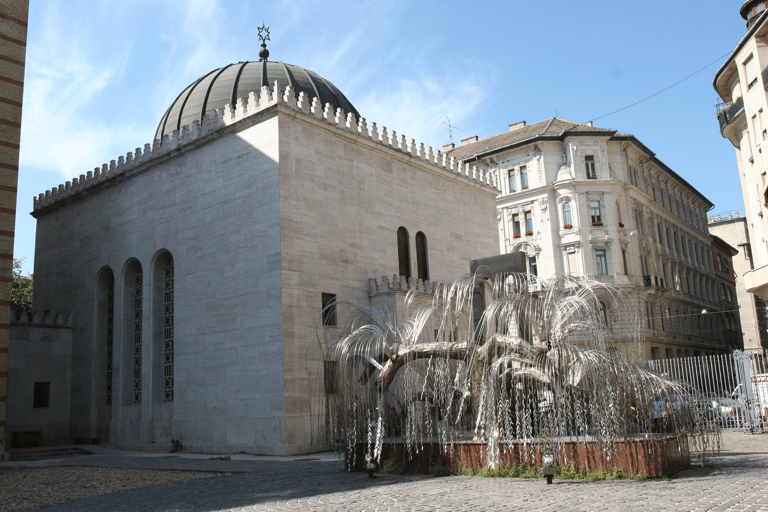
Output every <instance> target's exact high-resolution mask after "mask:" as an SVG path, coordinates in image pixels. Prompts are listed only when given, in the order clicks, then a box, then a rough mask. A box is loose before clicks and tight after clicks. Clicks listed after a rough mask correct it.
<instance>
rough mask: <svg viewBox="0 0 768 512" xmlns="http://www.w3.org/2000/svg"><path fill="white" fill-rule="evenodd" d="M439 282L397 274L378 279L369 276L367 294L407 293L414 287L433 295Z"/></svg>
mask: <svg viewBox="0 0 768 512" xmlns="http://www.w3.org/2000/svg"><path fill="white" fill-rule="evenodd" d="M439 284H440V283H438V282H437V281H422V280H421V279H416V278H414V277H411V278H410V279H406V278H405V276H397V275H394V276H392V279H391V280H390V279H389V278H388V277H387V276H384V277H382V278H381V280H378V281H377V280H376V279H375V278H369V279H368V296H370V297H372V296H374V295H379V294H382V293H395V292H402V293H407V292H409V291H410V290H411V289H412V288H416V292H417V293H423V294H426V295H434V294H435V291H436V290H437V286H438V285H439Z"/></svg>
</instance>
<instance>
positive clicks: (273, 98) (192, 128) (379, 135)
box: [33, 82, 498, 211]
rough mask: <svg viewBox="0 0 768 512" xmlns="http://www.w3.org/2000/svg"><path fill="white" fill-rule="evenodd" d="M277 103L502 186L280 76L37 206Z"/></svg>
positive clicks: (38, 201)
mask: <svg viewBox="0 0 768 512" xmlns="http://www.w3.org/2000/svg"><path fill="white" fill-rule="evenodd" d="M277 104H281V105H285V106H287V107H289V108H291V109H293V110H296V111H299V112H302V113H304V114H306V115H309V116H311V117H314V118H315V119H319V120H321V121H324V122H326V123H328V124H331V125H333V126H337V127H338V128H341V129H342V130H345V131H347V132H350V133H354V134H357V135H359V136H361V137H363V138H365V139H368V140H371V141H373V142H376V143H378V144H382V145H384V146H387V147H391V148H393V149H396V150H398V151H401V152H403V153H406V154H408V155H411V156H413V157H415V158H417V159H418V160H421V161H423V162H426V163H429V164H431V165H434V166H437V167H439V168H441V169H443V170H445V171H447V172H449V173H451V174H453V175H456V176H461V177H462V178H465V179H467V180H469V181H471V182H475V183H477V184H479V185H481V186H484V187H489V188H491V189H493V190H496V191H498V183H497V181H496V176H495V175H494V174H493V173H491V172H488V171H484V170H482V169H478V168H477V167H476V166H470V165H469V164H463V163H462V162H460V161H458V160H456V159H454V158H453V157H448V156H447V155H445V154H444V153H443V152H442V151H440V150H433V149H432V146H427V147H426V148H425V147H424V143H422V142H420V143H418V144H417V143H416V141H415V140H414V139H410V140H408V139H406V137H405V135H400V136H399V137H398V136H397V133H396V132H395V130H387V128H386V127H385V126H382V127H381V128H380V129H379V128H378V127H377V126H376V123H373V122H372V123H370V124H369V123H366V120H365V118H364V117H361V118H359V119H358V118H356V116H355V115H354V114H353V113H351V112H350V113H345V112H344V110H343V109H341V108H338V109H336V110H335V111H334V109H333V106H332V105H331V104H330V103H326V104H325V106H322V105H321V104H320V101H319V100H318V98H316V97H313V98H312V99H311V100H310V98H309V97H307V96H306V95H305V94H304V92H302V93H300V94H299V96H298V98H297V97H296V95H295V93H294V91H293V88H292V87H291V86H290V85H289V86H287V87H286V88H285V89H283V88H281V87H280V85H279V84H278V83H277V82H275V84H274V86H273V87H272V88H269V87H266V86H264V87H262V88H261V92H260V94H259V95H258V96H257V95H256V93H254V92H252V93H250V94H249V95H248V101H247V102H244V101H243V99H242V98H238V100H237V104H236V105H235V106H234V108H233V107H232V105H229V104H227V105H226V106H225V107H224V109H223V111H222V110H216V111H215V112H213V113H212V114H210V115H208V114H206V115H205V116H203V120H202V123H200V122H198V121H194V122H193V123H192V124H191V125H187V126H184V127H182V128H181V130H180V131H179V130H175V131H174V132H173V133H172V134H171V136H170V137H169V136H168V135H165V136H164V137H163V138H162V140H161V139H155V141H154V143H153V144H145V145H144V148H143V149H142V148H140V147H139V148H136V151H134V152H130V151H129V152H128V153H127V154H126V155H125V156H120V157H118V159H117V160H111V161H110V162H109V164H103V165H102V166H101V167H96V168H95V169H94V170H93V171H88V172H87V173H86V174H81V175H80V176H79V177H78V178H72V180H71V181H67V182H66V183H64V184H62V185H59V186H58V187H54V188H52V189H51V190H46V191H45V192H44V193H41V194H39V196H38V197H35V198H33V211H37V210H40V209H43V208H45V207H48V206H50V205H52V204H54V203H57V202H59V201H61V200H63V199H65V198H67V197H70V196H73V195H76V194H78V193H80V192H82V191H84V190H86V189H89V188H91V187H93V186H95V185H97V184H99V183H103V182H106V181H111V180H112V179H113V178H115V177H117V176H119V175H121V174H124V173H125V172H126V171H128V170H130V169H133V168H135V167H137V166H139V165H142V164H145V163H147V162H149V161H151V160H153V159H156V158H158V157H160V156H161V155H164V154H166V153H168V152H170V151H172V150H174V149H177V148H180V147H182V146H185V145H187V144H189V143H191V142H193V141H195V140H197V139H200V138H203V137H205V136H207V135H209V134H210V133H212V132H214V131H216V130H219V129H221V128H224V127H225V126H229V125H231V124H234V123H236V122H238V121H241V120H242V119H244V118H247V117H249V116H252V115H254V114H256V113H257V112H260V111H262V110H264V109H266V108H268V107H271V106H273V105H277Z"/></svg>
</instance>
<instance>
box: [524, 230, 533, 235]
mask: <svg viewBox="0 0 768 512" xmlns="http://www.w3.org/2000/svg"><path fill="white" fill-rule="evenodd" d="M531 235H533V231H526V232H525V236H531Z"/></svg>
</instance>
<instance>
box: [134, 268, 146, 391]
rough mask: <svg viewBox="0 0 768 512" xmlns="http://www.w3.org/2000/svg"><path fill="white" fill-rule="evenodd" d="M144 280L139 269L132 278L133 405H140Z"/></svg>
mask: <svg viewBox="0 0 768 512" xmlns="http://www.w3.org/2000/svg"><path fill="white" fill-rule="evenodd" d="M143 282H144V279H143V274H142V272H141V268H139V269H138V270H137V271H136V274H135V275H134V278H133V403H135V404H140V403H141V348H142V340H141V323H142V311H141V302H142V300H141V299H142V285H143Z"/></svg>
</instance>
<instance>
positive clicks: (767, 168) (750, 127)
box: [713, 0, 768, 301]
mask: <svg viewBox="0 0 768 512" xmlns="http://www.w3.org/2000/svg"><path fill="white" fill-rule="evenodd" d="M767 5H768V2H766V1H762V0H761V1H758V0H751V1H748V2H746V3H745V4H744V5H743V6H742V7H741V16H742V17H743V18H744V19H745V20H747V33H746V35H745V36H744V37H743V38H742V39H741V41H739V44H738V45H737V46H736V49H735V50H734V51H733V53H732V54H731V56H730V57H729V58H728V59H727V60H726V62H725V63H724V64H723V65H722V66H721V67H720V69H719V70H718V71H717V73H716V74H715V78H714V82H713V85H714V87H715V90H716V91H717V93H718V94H719V95H720V97H721V98H722V100H723V103H721V104H719V105H718V106H717V118H718V121H719V123H720V133H721V134H722V135H723V137H725V138H726V139H728V140H729V141H731V143H732V144H733V146H734V147H735V148H736V161H737V163H738V167H739V178H740V179H741V190H742V194H743V195H744V205H745V207H746V217H747V222H748V229H749V234H750V240H751V242H752V243H751V248H752V258H753V259H754V269H753V270H749V271H747V272H745V273H744V274H743V279H744V284H745V287H746V290H747V291H748V292H750V293H754V294H756V295H758V296H759V297H760V298H761V299H762V300H763V301H766V300H768V206H767V205H768V181H767V179H766V176H767V175H768V174H767V173H768V145H767V144H766V139H768V95H766V90H767V89H768V14H766V12H768V11H766V6H767Z"/></svg>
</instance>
